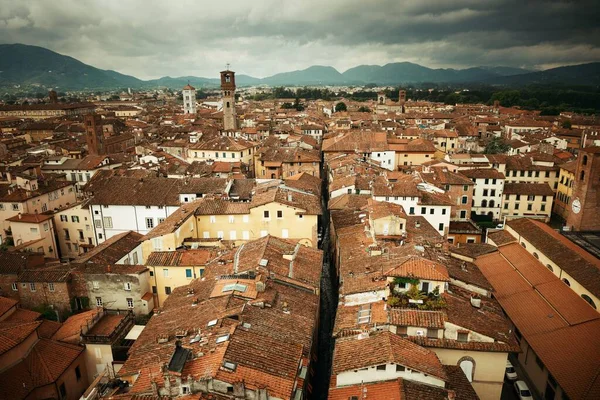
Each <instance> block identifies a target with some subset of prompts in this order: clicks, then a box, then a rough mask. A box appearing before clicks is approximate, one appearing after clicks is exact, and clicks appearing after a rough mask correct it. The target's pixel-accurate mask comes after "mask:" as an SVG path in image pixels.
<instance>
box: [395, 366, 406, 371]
mask: <svg viewBox="0 0 600 400" xmlns="http://www.w3.org/2000/svg"><path fill="white" fill-rule="evenodd" d="M405 370H406V368H404V365H396V372H404V371H405Z"/></svg>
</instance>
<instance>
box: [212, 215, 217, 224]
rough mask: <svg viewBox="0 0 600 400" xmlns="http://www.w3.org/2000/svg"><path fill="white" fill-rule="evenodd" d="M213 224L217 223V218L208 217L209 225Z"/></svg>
mask: <svg viewBox="0 0 600 400" xmlns="http://www.w3.org/2000/svg"><path fill="white" fill-rule="evenodd" d="M215 222H217V217H215V216H214V215H211V216H210V223H211V224H214V223H215Z"/></svg>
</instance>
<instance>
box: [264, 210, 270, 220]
mask: <svg viewBox="0 0 600 400" xmlns="http://www.w3.org/2000/svg"><path fill="white" fill-rule="evenodd" d="M263 218H264V219H269V211H268V210H265V211H263Z"/></svg>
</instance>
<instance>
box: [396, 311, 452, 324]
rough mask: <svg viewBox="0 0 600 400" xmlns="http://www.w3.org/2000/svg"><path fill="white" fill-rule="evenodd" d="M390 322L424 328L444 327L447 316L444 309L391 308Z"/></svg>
mask: <svg viewBox="0 0 600 400" xmlns="http://www.w3.org/2000/svg"><path fill="white" fill-rule="evenodd" d="M389 316H390V324H392V325H398V326H415V327H423V328H437V329H444V322H445V320H446V316H445V315H444V313H443V312H442V311H426V310H411V309H403V308H391V309H390V310H389Z"/></svg>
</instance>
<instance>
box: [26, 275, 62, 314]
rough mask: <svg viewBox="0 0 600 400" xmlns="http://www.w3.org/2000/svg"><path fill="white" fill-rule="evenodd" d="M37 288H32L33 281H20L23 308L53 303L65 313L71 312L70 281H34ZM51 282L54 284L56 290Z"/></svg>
mask: <svg viewBox="0 0 600 400" xmlns="http://www.w3.org/2000/svg"><path fill="white" fill-rule="evenodd" d="M34 283H35V290H33V291H32V290H31V282H19V283H18V288H19V298H20V300H21V306H22V307H23V308H28V309H35V308H38V307H42V306H45V305H52V306H54V308H55V309H57V310H58V311H59V313H60V314H62V315H65V314H68V313H70V312H71V298H72V295H71V288H70V282H34ZM50 283H52V284H54V291H52V290H51V285H50Z"/></svg>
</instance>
